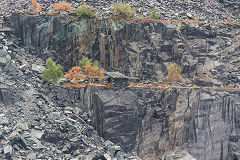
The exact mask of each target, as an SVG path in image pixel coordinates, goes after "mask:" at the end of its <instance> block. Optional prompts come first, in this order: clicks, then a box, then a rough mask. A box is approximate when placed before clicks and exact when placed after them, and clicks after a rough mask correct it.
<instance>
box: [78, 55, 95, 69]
mask: <svg viewBox="0 0 240 160" xmlns="http://www.w3.org/2000/svg"><path fill="white" fill-rule="evenodd" d="M87 62H89V63H90V64H91V66H97V67H98V61H97V60H95V61H94V62H93V61H92V59H88V57H86V56H83V57H82V59H80V61H79V66H80V67H81V69H82V70H84V68H85V66H86V64H87Z"/></svg>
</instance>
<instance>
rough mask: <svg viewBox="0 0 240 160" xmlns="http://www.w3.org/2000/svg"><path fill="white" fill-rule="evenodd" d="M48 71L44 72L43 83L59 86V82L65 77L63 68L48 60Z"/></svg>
mask: <svg viewBox="0 0 240 160" xmlns="http://www.w3.org/2000/svg"><path fill="white" fill-rule="evenodd" d="M46 66H47V69H46V70H44V71H43V74H42V78H43V81H47V82H52V83H54V84H57V81H58V80H59V79H60V78H61V77H62V76H63V73H62V66H60V65H59V64H56V63H55V62H53V60H52V59H51V58H48V59H47V60H46Z"/></svg>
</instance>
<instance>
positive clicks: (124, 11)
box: [110, 3, 136, 18]
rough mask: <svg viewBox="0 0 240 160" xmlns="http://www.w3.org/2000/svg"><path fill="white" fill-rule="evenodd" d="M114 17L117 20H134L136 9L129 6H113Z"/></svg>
mask: <svg viewBox="0 0 240 160" xmlns="http://www.w3.org/2000/svg"><path fill="white" fill-rule="evenodd" d="M110 10H111V11H112V15H113V17H115V18H132V17H133V15H134V14H135V13H136V9H133V8H132V7H131V6H130V5H129V4H122V3H121V4H113V5H112V6H111V8H110Z"/></svg>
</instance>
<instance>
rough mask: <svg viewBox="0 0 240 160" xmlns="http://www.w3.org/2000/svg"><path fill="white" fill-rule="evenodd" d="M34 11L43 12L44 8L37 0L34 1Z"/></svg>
mask: <svg viewBox="0 0 240 160" xmlns="http://www.w3.org/2000/svg"><path fill="white" fill-rule="evenodd" d="M32 9H33V12H40V11H41V10H42V6H41V5H40V4H38V3H37V1H36V0H32Z"/></svg>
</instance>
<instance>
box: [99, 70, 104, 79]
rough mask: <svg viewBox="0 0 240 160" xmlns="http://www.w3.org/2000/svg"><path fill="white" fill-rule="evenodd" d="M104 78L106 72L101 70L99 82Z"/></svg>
mask: <svg viewBox="0 0 240 160" xmlns="http://www.w3.org/2000/svg"><path fill="white" fill-rule="evenodd" d="M103 77H104V70H103V69H102V68H101V69H100V71H99V77H98V80H99V81H102V79H103Z"/></svg>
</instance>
